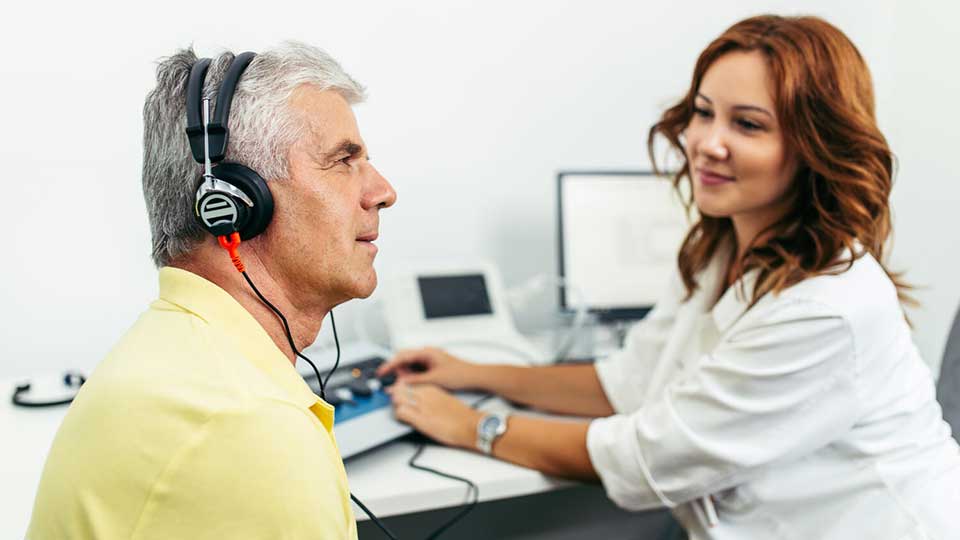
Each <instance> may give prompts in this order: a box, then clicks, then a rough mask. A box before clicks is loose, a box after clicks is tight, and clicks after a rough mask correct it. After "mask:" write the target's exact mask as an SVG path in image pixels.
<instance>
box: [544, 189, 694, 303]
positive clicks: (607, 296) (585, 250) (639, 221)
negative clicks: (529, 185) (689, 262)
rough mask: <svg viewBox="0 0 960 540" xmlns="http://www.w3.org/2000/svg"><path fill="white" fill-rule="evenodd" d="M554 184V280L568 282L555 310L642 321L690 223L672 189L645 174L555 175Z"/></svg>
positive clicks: (656, 297)
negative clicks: (556, 219)
mask: <svg viewBox="0 0 960 540" xmlns="http://www.w3.org/2000/svg"><path fill="white" fill-rule="evenodd" d="M557 185H558V200H559V206H560V208H559V212H558V217H559V224H558V225H559V251H560V275H561V276H562V277H563V278H564V281H565V282H566V283H568V284H570V286H569V287H564V288H563V289H562V292H561V294H560V305H561V307H562V308H564V309H572V308H575V307H577V305H579V303H581V302H583V303H585V304H586V305H587V308H588V309H589V310H590V311H592V312H595V313H598V314H600V315H601V317H605V318H613V319H618V318H622V319H632V318H640V317H642V316H643V315H644V314H645V313H646V312H647V311H649V309H650V308H651V307H652V306H653V304H654V303H656V301H657V299H658V298H659V296H660V294H661V292H662V290H663V288H664V285H665V284H666V282H667V280H668V279H669V277H670V274H671V272H674V271H675V269H676V261H677V252H678V250H679V248H680V243H681V242H682V241H683V237H684V235H685V234H686V232H687V229H688V227H689V225H690V223H689V222H688V220H687V217H686V213H685V211H684V208H683V204H682V202H681V200H680V197H679V196H678V194H677V193H676V192H675V190H674V188H673V185H672V183H671V182H670V181H669V179H668V178H666V177H663V176H655V175H654V174H653V173H649V172H616V173H612V172H604V173H589V172H561V173H559V174H558V176H557ZM578 295H580V296H582V300H581V299H580V298H578V297H577V296H578Z"/></svg>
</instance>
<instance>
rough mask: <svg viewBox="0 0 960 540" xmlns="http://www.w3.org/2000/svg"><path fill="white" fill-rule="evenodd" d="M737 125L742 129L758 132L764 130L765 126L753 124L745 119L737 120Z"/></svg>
mask: <svg viewBox="0 0 960 540" xmlns="http://www.w3.org/2000/svg"><path fill="white" fill-rule="evenodd" d="M737 124H739V125H740V127H742V128H743V129H746V130H747V131H757V130H759V129H762V128H763V126H761V125H760V124H758V123H756V122H753V121H751V120H745V119H740V120H737Z"/></svg>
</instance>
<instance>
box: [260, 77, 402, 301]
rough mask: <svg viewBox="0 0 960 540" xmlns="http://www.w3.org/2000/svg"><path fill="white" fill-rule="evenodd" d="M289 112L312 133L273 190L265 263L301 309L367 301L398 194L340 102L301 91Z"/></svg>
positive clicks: (291, 155)
mask: <svg viewBox="0 0 960 540" xmlns="http://www.w3.org/2000/svg"><path fill="white" fill-rule="evenodd" d="M290 107H291V109H292V110H293V113H294V114H297V115H300V118H301V119H302V120H303V121H304V122H305V123H306V125H307V126H308V129H307V130H306V133H305V134H304V136H303V137H302V138H301V139H300V140H299V141H298V142H297V143H296V144H294V146H293V147H292V148H291V149H290V151H289V153H288V155H287V159H288V160H289V171H290V178H288V179H279V180H275V181H272V182H270V190H271V192H272V193H273V197H274V202H275V214H274V217H273V221H272V222H271V224H270V226H269V227H268V228H267V230H266V231H265V233H264V242H263V243H262V249H261V252H262V253H263V258H264V259H265V260H264V261H263V263H264V265H265V266H266V268H268V269H269V270H270V272H271V274H273V278H274V279H275V280H277V281H278V282H279V283H281V284H282V285H283V286H284V287H285V288H286V290H287V291H294V295H295V296H293V297H292V298H290V300H292V301H293V302H294V304H302V305H301V306H300V307H302V308H309V307H310V306H309V304H311V303H312V302H314V301H317V300H318V299H319V300H321V301H323V302H326V303H328V302H331V301H332V302H333V303H335V304H336V303H340V302H344V301H346V300H349V299H351V298H366V297H367V296H370V295H371V294H372V293H373V290H374V289H375V288H376V286H377V274H376V271H375V270H374V269H373V259H374V257H376V254H377V247H376V246H375V245H374V244H373V241H374V240H376V238H377V235H378V232H379V225H380V217H379V211H380V209H381V208H387V207H389V206H391V205H393V203H394V202H395V201H396V200H397V194H396V192H395V191H394V190H393V187H392V186H391V185H390V183H389V182H387V180H386V179H385V178H384V177H383V176H381V175H380V173H379V172H378V171H377V170H376V169H375V168H374V166H373V165H372V164H371V163H370V161H369V159H368V155H367V148H366V146H365V145H364V142H363V139H362V138H361V137H360V130H359V129H358V128H357V120H356V118H355V117H354V115H353V110H352V109H351V108H350V105H349V104H348V103H347V102H346V100H344V99H343V97H341V96H340V94H338V93H336V92H333V91H320V90H318V89H317V88H316V87H312V86H302V87H300V88H299V89H298V90H297V91H295V92H294V94H293V96H292V97H291V100H290ZM296 295H300V296H299V297H298V296H296Z"/></svg>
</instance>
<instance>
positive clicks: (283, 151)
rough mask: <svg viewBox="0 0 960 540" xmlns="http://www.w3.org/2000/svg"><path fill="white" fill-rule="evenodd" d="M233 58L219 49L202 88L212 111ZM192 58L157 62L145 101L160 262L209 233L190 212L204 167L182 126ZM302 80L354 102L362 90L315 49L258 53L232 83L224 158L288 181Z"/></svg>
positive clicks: (149, 195)
mask: <svg viewBox="0 0 960 540" xmlns="http://www.w3.org/2000/svg"><path fill="white" fill-rule="evenodd" d="M233 58H234V54H233V53H232V52H229V51H228V52H224V53H222V54H220V55H219V56H218V57H217V58H215V59H214V61H213V62H212V63H211V65H210V69H209V70H208V71H207V76H206V81H205V83H204V91H203V93H204V97H207V98H210V102H211V108H212V107H214V106H215V105H216V92H217V90H218V89H219V88H220V82H221V81H222V80H223V76H224V74H225V73H226V70H227V67H228V66H229V65H230V62H232V61H233ZM196 61H197V55H196V53H194V51H193V49H192V48H187V49H182V50H180V51H177V52H176V53H175V54H174V55H173V56H170V57H167V58H163V59H161V60H160V62H159V65H158V66H157V86H156V88H154V89H153V90H152V91H150V93H149V94H147V98H146V101H145V102H144V105H143V196H144V199H146V203H147V214H148V216H149V218H150V231H151V236H152V239H153V261H154V263H156V265H157V266H158V267H161V266H166V265H168V264H170V262H171V261H173V260H174V259H176V258H177V257H180V256H182V255H184V254H186V253H189V252H190V251H191V250H192V249H193V248H194V247H195V246H196V245H197V244H198V243H199V242H200V241H201V240H202V239H203V238H204V235H205V234H207V233H206V232H205V231H204V230H203V229H202V228H201V227H200V225H199V224H198V223H197V221H196V218H195V216H194V211H193V204H194V193H195V192H196V189H197V186H198V184H199V182H200V175H201V174H202V172H203V170H202V169H203V167H202V166H201V165H199V164H198V163H197V162H196V161H194V159H193V157H192V154H191V153H190V146H189V144H188V141H187V135H186V133H185V131H184V130H185V129H186V91H187V79H188V78H189V76H190V68H191V67H192V66H193V64H194V62H196ZM302 85H313V86H316V87H317V88H319V89H320V90H333V91H336V92H337V93H339V94H340V95H341V96H343V98H344V99H345V100H346V101H347V102H348V103H350V104H351V105H353V104H356V103H359V102H361V101H363V99H364V89H363V87H362V86H360V85H359V84H358V83H357V82H356V81H354V80H353V79H352V78H351V77H350V76H349V75H347V74H346V73H345V72H344V71H343V68H341V67H340V64H338V63H337V61H336V60H334V59H333V58H331V57H330V56H329V55H328V54H327V53H325V52H323V51H322V50H320V49H318V48H316V47H312V46H309V45H305V44H302V43H295V42H287V43H284V44H282V45H281V46H279V47H277V48H275V49H272V50H269V51H265V52H262V53H260V54H258V55H257V56H256V57H255V58H254V59H253V61H252V62H251V63H250V65H249V66H248V67H247V69H246V70H245V71H244V72H243V76H242V77H241V78H240V83H239V84H238V85H237V91H236V94H234V98H233V104H232V106H231V109H230V125H229V128H230V140H229V143H228V146H227V153H226V160H229V161H233V162H236V163H240V164H242V165H245V166H247V167H250V168H251V169H253V170H255V171H257V172H258V173H260V176H262V177H263V178H264V179H265V180H267V181H270V180H276V179H282V178H287V177H288V176H289V175H288V163H287V154H288V151H289V149H290V147H291V146H292V145H293V144H294V143H295V142H296V141H297V140H299V139H300V138H301V137H302V136H303V135H304V133H305V131H306V130H307V129H308V125H307V124H306V122H305V120H304V119H302V118H299V117H298V115H296V114H294V112H293V111H292V110H291V109H290V107H289V105H288V104H289V100H290V96H291V94H293V92H294V90H296V89H297V88H298V87H300V86H302ZM211 114H212V113H211Z"/></svg>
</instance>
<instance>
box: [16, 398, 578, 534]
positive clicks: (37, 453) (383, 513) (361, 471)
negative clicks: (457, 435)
mask: <svg viewBox="0 0 960 540" xmlns="http://www.w3.org/2000/svg"><path fill="white" fill-rule="evenodd" d="M15 382H16V381H14V380H2V381H0V399H2V405H0V441H2V443H0V448H2V449H3V450H2V452H3V454H2V459H0V478H2V479H3V481H2V487H0V537H2V538H22V537H23V534H24V533H25V532H26V528H27V524H28V523H29V520H30V513H31V511H32V509H33V500H34V497H35V495H36V490H37V484H38V482H39V480H40V474H41V472H42V470H43V465H44V462H45V461H46V457H47V453H48V452H49V449H50V444H51V443H52V442H53V437H54V435H55V434H56V431H57V428H58V427H59V426H60V422H61V421H62V419H63V417H64V415H65V414H66V412H67V407H66V406H61V407H51V408H43V409H27V408H21V407H14V406H13V405H12V404H11V403H10V395H11V393H12V391H13V387H14V383H15ZM502 406H503V404H502V402H498V401H491V402H488V403H487V404H485V405H484V406H483V407H481V408H491V407H502ZM414 450H415V445H414V444H412V443H409V442H404V441H397V442H394V443H391V444H388V445H385V446H382V447H380V448H377V449H374V450H372V451H370V452H367V453H365V454H362V455H359V456H356V457H355V458H353V459H351V460H348V462H347V466H346V468H347V475H348V477H349V481H350V487H351V490H352V491H353V493H354V495H356V496H357V497H358V498H359V499H360V500H361V501H363V503H364V504H365V505H366V506H367V507H368V508H370V510H372V511H373V512H374V513H375V514H376V515H377V516H378V517H387V516H395V515H399V514H409V513H413V512H420V511H424V510H431V509H437V508H445V507H450V506H457V505H461V504H463V503H464V502H467V501H466V494H467V488H466V486H465V485H464V484H463V483H461V482H457V481H455V480H450V479H447V478H443V477H440V476H437V475H434V474H431V473H428V472H425V471H419V470H416V469H413V468H411V467H409V466H408V464H407V461H408V460H409V459H410V456H412V455H413V452H414ZM418 463H420V464H422V465H426V466H428V467H432V468H436V469H439V470H441V471H444V472H449V473H451V474H456V475H458V476H464V477H466V478H469V479H470V480H472V481H473V482H474V483H476V484H477V486H478V487H479V490H480V500H481V501H491V500H495V499H502V498H505V497H515V496H520V495H529V494H533V493H539V492H543V491H549V490H553V489H555V488H557V487H560V486H565V485H571V484H570V483H568V482H563V481H559V480H555V479H551V478H549V477H546V476H544V475H542V474H540V473H538V472H536V471H533V470H530V469H527V468H524V467H518V466H515V465H511V464H509V463H505V462H502V461H498V460H495V459H492V458H488V457H486V456H482V455H479V454H476V453H474V452H468V451H464V450H457V449H452V448H445V447H440V446H436V445H430V446H428V448H427V449H426V450H424V452H423V454H422V455H421V457H420V459H419V460H418ZM354 514H355V515H356V517H357V519H358V520H365V519H367V516H366V514H364V513H363V511H362V510H360V509H359V508H356V507H355V508H354Z"/></svg>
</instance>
